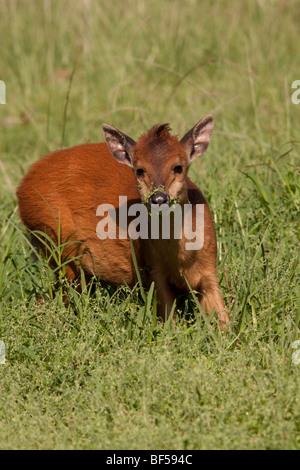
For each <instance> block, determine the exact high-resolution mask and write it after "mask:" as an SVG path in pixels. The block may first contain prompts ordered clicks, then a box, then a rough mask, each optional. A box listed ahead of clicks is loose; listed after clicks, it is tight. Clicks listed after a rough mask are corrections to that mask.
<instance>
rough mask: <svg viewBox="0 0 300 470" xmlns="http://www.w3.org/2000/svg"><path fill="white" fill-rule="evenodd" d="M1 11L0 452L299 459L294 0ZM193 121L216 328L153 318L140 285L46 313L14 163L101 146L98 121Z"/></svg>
mask: <svg viewBox="0 0 300 470" xmlns="http://www.w3.org/2000/svg"><path fill="white" fill-rule="evenodd" d="M0 15H1V54H0V79H1V80H4V82H5V84H6V104H5V105H0V135H1V139H0V191H1V192H0V194H1V196H0V215H1V217H0V340H2V341H4V342H5V345H6V363H5V364H0V390H1V393H0V448H2V449H4V448H9V449H25V448H28V449H62V448H67V449H81V448H84V449H91V448H92V449H299V448H300V432H299V431H300V398H299V387H300V365H299V364H295V363H293V361H292V354H293V353H294V352H295V349H293V348H292V344H293V342H294V341H296V340H300V300H299V298H300V296H299V201H300V184H299V171H300V164H299V148H300V145H299V144H300V138H299V125H298V123H299V117H300V105H298V106H297V105H293V104H292V102H291V95H292V92H293V91H294V90H292V89H291V84H292V82H293V81H294V80H296V79H299V59H300V54H299V47H298V44H299V41H298V27H299V20H300V9H299V5H298V2H297V1H293V0H291V1H289V2H288V1H285V0H281V1H278V2H272V1H267V0H260V1H258V0H257V1H256V0H249V1H244V2H240V1H238V0H234V1H232V2H226V1H225V0H224V1H222V0H220V1H218V2H210V1H201V2H200V1H197V0H187V1H185V2H182V1H179V0H173V1H170V0H167V1H165V2H159V1H154V0H150V1H144V0H139V1H138V2H135V1H133V0H124V1H115V2H113V3H109V2H104V1H103V2H102V1H101V2H92V1H85V2H73V1H66V2H62V1H58V0H56V1H54V2H48V1H46V0H45V1H31V2H26V1H23V0H18V1H16V2H6V1H0ZM210 112H212V113H213V114H214V115H215V131H214V134H213V138H212V142H211V145H210V147H209V149H208V151H207V153H206V154H205V155H204V156H203V157H202V159H201V160H199V161H197V162H195V163H194V164H193V166H192V168H191V171H190V175H191V177H192V179H193V180H194V181H195V182H196V183H197V184H198V185H199V187H200V188H201V189H202V190H203V192H204V194H205V196H206V197H207V200H208V202H209V203H210V207H211V210H212V214H213V218H214V222H215V226H216V231H217V236H218V248H219V254H218V267H219V277H220V282H221V288H222V293H223V295H224V298H225V301H226V304H227V305H228V306H229V308H230V316H231V318H232V327H231V330H230V331H229V332H228V333H226V334H224V333H221V332H220V331H219V328H218V325H217V323H216V322H212V323H211V322H208V321H205V319H204V318H203V317H201V316H199V315H195V318H194V319H193V318H191V319H190V320H189V321H184V320H183V319H182V320H179V322H178V324H177V327H176V329H175V330H174V328H173V325H172V323H167V324H166V325H165V326H162V325H160V324H157V323H156V317H155V308H156V297H155V292H154V291H153V290H150V291H149V292H143V291H142V292H141V289H140V287H139V286H137V287H136V288H135V289H133V290H132V291H129V290H128V289H125V288H120V289H113V288H111V287H109V286H101V287H98V288H97V289H96V291H95V292H92V291H91V290H90V289H89V287H87V288H86V290H85V291H84V292H83V293H82V295H81V296H79V295H78V294H76V292H75V291H74V289H73V288H72V287H71V288H70V293H69V295H70V303H69V305H68V306H65V305H64V303H63V302H62V291H61V290H58V291H55V290H54V276H53V273H52V272H51V270H50V269H49V267H48V266H47V263H46V262H45V260H43V259H41V258H40V257H38V258H37V259H35V260H34V259H33V258H32V257H31V255H30V249H29V244H28V242H27V238H26V235H25V230H24V228H23V227H22V224H21V223H20V221H19V218H18V213H17V209H16V199H15V188H16V186H17V185H18V183H19V181H20V180H21V178H22V176H23V175H24V174H25V173H26V171H27V170H28V168H29V166H30V164H31V163H33V162H34V161H36V160H37V159H38V158H40V157H41V156H42V155H43V154H45V153H47V152H49V151H53V150H56V149H57V148H59V147H61V146H64V147H66V146H71V145H77V144H79V143H84V142H97V141H103V135H102V132H101V124H102V123H103V122H106V123H108V124H111V125H113V126H115V127H118V128H120V129H121V130H122V131H123V132H125V133H126V134H128V135H130V136H132V137H133V138H137V137H138V136H139V135H140V134H141V133H142V132H144V131H145V130H147V129H148V128H149V127H151V126H152V125H154V124H157V123H162V122H168V121H169V122H170V124H171V127H172V128H173V130H174V133H176V134H179V135H180V136H182V135H183V134H184V133H185V132H186V131H187V130H189V129H190V128H191V127H192V126H193V125H194V124H195V123H196V122H197V121H199V120H200V119H201V118H202V117H203V116H204V115H205V114H207V113H210ZM62 282H63V281H62ZM141 294H142V295H141ZM39 297H43V299H44V300H43V302H42V303H40V302H38V301H37V299H38V298H39ZM183 308H185V309H186V310H189V311H191V310H192V309H193V310H194V311H195V312H196V311H197V306H196V305H195V304H194V303H193V299H190V302H189V304H187V303H186V304H184V303H183Z"/></svg>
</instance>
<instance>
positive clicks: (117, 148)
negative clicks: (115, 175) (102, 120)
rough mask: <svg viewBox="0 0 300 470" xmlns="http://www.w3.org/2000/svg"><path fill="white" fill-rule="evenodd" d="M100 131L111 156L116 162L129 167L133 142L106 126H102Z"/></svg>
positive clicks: (121, 133) (116, 130)
mask: <svg viewBox="0 0 300 470" xmlns="http://www.w3.org/2000/svg"><path fill="white" fill-rule="evenodd" d="M102 129H103V133H104V137H105V139H106V143H107V145H108V148H109V150H110V152H111V154H112V156H113V157H114V158H115V159H116V160H118V162H120V163H125V165H128V166H131V164H132V161H131V159H132V155H133V150H134V147H135V141H134V140H133V139H131V138H130V137H128V136H127V135H125V134H123V132H121V131H119V130H118V129H115V128H114V127H112V126H109V125H108V124H102Z"/></svg>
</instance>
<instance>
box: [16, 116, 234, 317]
mask: <svg viewBox="0 0 300 470" xmlns="http://www.w3.org/2000/svg"><path fill="white" fill-rule="evenodd" d="M201 122H202V121H201ZM198 124H199V123H198ZM108 127H109V126H107V128H108ZM202 127H203V128H204V130H205V126H203V125H202ZM195 128H196V126H195ZM195 128H194V129H195ZM111 130H113V131H116V132H118V133H119V134H118V136H117V139H119V140H118V142H117V143H118V145H119V143H120V141H121V140H120V139H121V138H122V139H123V138H124V137H125V138H126V139H128V141H127V143H128V146H129V147H128V148H129V149H130V150H128V152H127V150H126V152H127V153H126V152H125V151H123V153H122V156H121V157H120V154H119V153H118V154H117V152H116V153H115V154H114V156H115V158H116V159H118V160H119V161H122V163H126V165H125V164H124V165H120V163H118V162H117V161H116V160H115V159H114V158H113V156H112V153H113V152H114V147H113V145H114V144H115V141H112V143H110V141H109V140H108V137H107V136H106V138H107V142H108V145H109V148H110V149H109V148H108V145H107V144H105V143H100V144H87V145H81V146H77V147H73V148H70V149H66V150H60V151H57V152H54V153H52V154H50V155H46V156H45V157H44V158H42V159H41V160H40V161H38V162H36V163H35V164H34V165H33V166H32V167H31V169H30V170H29V172H28V174H27V175H26V176H25V178H24V179H23V181H22V182H21V184H20V186H19V188H18V191H17V196H18V200H19V210H20V216H21V219H22V221H23V223H24V224H25V225H26V227H27V228H28V229H29V230H31V231H35V230H40V231H43V232H46V233H47V234H48V235H50V237H51V238H52V239H53V240H54V241H55V243H58V242H59V241H58V240H57V236H58V235H57V234H58V230H57V227H58V221H59V219H60V223H61V240H60V243H62V242H65V241H66V240H69V241H74V242H75V241H80V242H81V243H72V244H70V245H67V246H66V247H65V249H64V251H63V260H66V259H67V258H68V259H70V258H72V257H74V256H79V258H78V260H79V263H80V265H81V266H82V268H83V270H84V272H85V274H86V277H87V279H89V278H91V277H92V276H93V275H96V276H98V275H99V274H100V280H104V281H107V282H109V283H113V284H117V285H120V284H124V282H126V283H127V284H128V285H129V286H133V285H134V284H135V283H136V273H135V269H134V265H133V262H132V255H131V248H130V242H129V240H128V239H125V240H120V239H118V238H117V239H115V240H114V239H109V238H107V239H106V240H99V238H98V237H97V235H96V226H97V223H98V222H99V217H97V216H96V209H97V207H98V205H99V204H104V203H108V204H112V205H113V206H114V207H115V208H117V207H118V205H119V196H120V195H122V196H127V199H128V206H130V204H133V203H136V202H140V201H141V199H143V197H144V196H145V195H149V194H150V193H151V189H153V188H158V187H160V186H162V185H163V186H164V188H165V192H166V193H168V194H170V195H171V196H172V197H175V195H174V194H173V193H175V192H176V197H177V199H178V201H179V203H180V204H184V203H186V202H188V200H189V201H190V202H191V203H192V204H193V205H195V204H205V234H204V246H203V248H202V249H201V250H199V251H187V250H186V249H185V242H186V240H185V239H184V238H183V239H182V240H174V239H171V240H163V239H159V240H151V239H149V240H140V239H138V240H136V241H135V242H134V248H135V252H136V255H137V259H138V263H139V266H140V268H141V270H142V273H143V275H144V278H145V279H146V280H147V281H148V282H149V283H150V282H152V281H154V282H155V287H156V290H157V293H158V299H159V301H160V308H159V314H160V316H161V317H164V316H165V314H167V315H168V314H169V313H170V311H171V309H172V305H173V302H174V300H175V297H176V294H177V293H179V292H184V293H186V294H187V293H188V292H189V289H188V287H187V284H186V282H185V277H186V278H187V280H188V282H189V284H190V286H191V288H192V289H194V290H197V291H198V292H199V294H198V296H199V300H200V302H201V305H202V307H203V308H204V310H205V311H206V312H207V313H211V312H212V311H213V310H214V309H215V310H216V312H217V315H218V317H219V320H220V322H221V324H222V323H224V322H225V323H228V322H229V318H228V315H227V313H226V311H225V307H224V302H223V299H222V296H221V293H220V287H219V283H218V278H217V269H216V236H215V230H214V226H213V222H212V218H211V214H210V211H209V207H208V205H207V203H206V201H205V199H204V196H203V194H202V193H201V191H200V190H199V189H198V188H197V186H196V185H195V184H193V183H192V182H191V181H190V179H189V178H188V177H187V175H186V172H187V170H188V167H189V164H190V161H191V160H192V157H191V158H189V151H187V145H190V137H189V135H188V134H187V135H186V136H187V137H188V140H187V139H185V140H184V139H182V141H181V142H179V141H178V139H177V137H174V136H171V135H170V133H169V128H168V127H166V126H165V125H163V126H155V127H154V128H152V129H150V131H148V133H146V134H144V135H143V136H142V137H141V138H140V139H139V140H138V142H137V143H136V145H135V143H134V141H132V140H131V139H129V138H127V136H125V135H123V134H122V133H120V132H119V131H117V130H115V129H114V128H110V129H109V132H111ZM106 131H107V129H106ZM107 132H108V131H107ZM109 132H108V134H109ZM190 132H191V131H190ZM194 134H196V132H194ZM111 135H113V134H111ZM109 136H110V134H109ZM120 136H121V137H120ZM113 137H115V134H114V135H113ZM194 140H195V139H194ZM187 141H188V142H189V144H187V143H186V142H187ZM122 142H123V140H122ZM200 144H201V145H202V143H201V141H200ZM126 145H127V144H126ZM193 145H194V147H193V149H195V148H197V147H196V145H199V143H197V142H196V141H194V143H193ZM203 145H204V146H205V145H206V141H205V142H204V144H203ZM207 145H208V144H207ZM207 145H206V146H207ZM116 148H117V147H116ZM118 148H119V147H118ZM126 148H127V147H126ZM205 148H206V147H205ZM202 153H203V152H202ZM129 154H130V157H131V160H130V163H131V165H132V167H133V170H134V171H132V169H131V168H130V167H129V166H128V165H130V163H128V158H129V157H128V155H129ZM125 156H126V158H127V161H125V160H124V159H125ZM176 165H182V167H183V172H182V174H175V173H174V170H173V169H174V166H176ZM140 167H143V169H144V175H143V177H142V178H141V177H137V176H135V171H136V169H137V168H140ZM137 186H138V188H139V189H137ZM175 190H176V191H175ZM45 201H46V202H45ZM193 207H194V206H193ZM50 208H51V209H50ZM144 268H146V269H144ZM66 275H67V277H68V279H69V280H70V281H72V280H75V279H76V278H78V276H79V267H78V263H77V262H74V261H73V262H70V263H69V264H67V265H66Z"/></svg>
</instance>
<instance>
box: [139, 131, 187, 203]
mask: <svg viewBox="0 0 300 470" xmlns="http://www.w3.org/2000/svg"><path fill="white" fill-rule="evenodd" d="M132 167H133V171H134V174H135V177H136V181H137V187H138V190H139V193H140V195H141V200H142V201H143V202H148V204H149V205H150V204H168V205H170V203H171V204H172V203H174V202H178V203H181V204H183V203H185V202H186V201H187V181H186V174H187V170H188V158H187V156H186V153H185V152H184V150H183V148H182V147H181V145H180V144H179V142H178V141H177V139H176V140H175V139H174V140H173V139H172V141H171V142H169V141H168V142H166V141H162V140H160V139H157V140H154V141H152V142H149V143H147V145H144V143H142V144H141V145H139V142H137V144H136V147H135V151H134V154H133V158H132Z"/></svg>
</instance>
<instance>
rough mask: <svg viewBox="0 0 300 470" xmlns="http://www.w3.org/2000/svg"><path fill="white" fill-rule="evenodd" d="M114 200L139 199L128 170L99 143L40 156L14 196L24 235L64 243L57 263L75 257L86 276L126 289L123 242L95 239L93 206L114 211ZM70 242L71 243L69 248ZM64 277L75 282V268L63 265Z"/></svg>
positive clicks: (131, 275)
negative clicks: (42, 234) (25, 229)
mask: <svg viewBox="0 0 300 470" xmlns="http://www.w3.org/2000/svg"><path fill="white" fill-rule="evenodd" d="M120 195H122V196H127V199H128V201H129V202H130V201H134V202H137V201H138V200H140V198H139V194H138V191H137V188H136V182H135V178H134V175H133V172H132V170H131V169H130V168H129V167H126V166H125V165H120V164H119V163H118V162H116V160H115V159H114V158H113V157H112V155H111V153H110V151H109V150H108V147H107V145H106V144H104V143H100V144H86V145H80V146H77V147H73V148H70V149H66V150H65V149H64V150H59V151H57V152H54V153H52V154H49V155H46V156H45V157H43V158H42V159H41V160H39V161H38V162H36V163H35V164H34V165H33V166H32V167H31V169H30V170H29V172H28V173H27V175H26V176H25V177H24V179H23V181H22V182H21V184H20V186H19V188H18V191H17V196H18V200H19V210H20V216H21V219H22V221H23V223H24V224H25V225H26V226H27V227H28V228H29V230H40V231H42V232H45V233H47V234H48V235H49V236H51V238H52V239H53V240H54V241H55V242H56V243H65V242H66V241H67V244H66V245H65V248H64V251H63V258H66V256H68V257H69V259H70V258H73V257H74V256H80V264H81V265H82V266H83V268H84V270H85V272H86V274H90V275H93V274H96V275H98V274H100V277H101V279H103V280H107V281H109V282H112V283H116V284H122V283H123V282H124V281H126V282H127V283H128V284H129V285H132V284H133V283H134V282H135V272H134V268H133V265H132V260H131V249H130V243H129V240H118V239H116V240H113V239H109V238H107V239H105V240H99V238H98V237H97V235H96V226H97V223H98V222H99V217H97V216H96V210H97V207H98V206H99V205H100V204H112V205H113V206H114V207H118V206H119V196H120ZM59 221H60V227H61V237H60V240H59V241H58V240H57V233H58V223H59ZM72 240H73V241H75V242H76V243H72V244H69V243H68V242H69V241H72ZM78 242H79V243H78ZM136 249H137V250H139V247H138V244H136ZM137 254H138V257H139V253H137ZM67 274H68V277H69V278H71V279H72V278H75V277H77V275H78V269H77V267H76V263H70V264H69V266H68V269H67Z"/></svg>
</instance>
